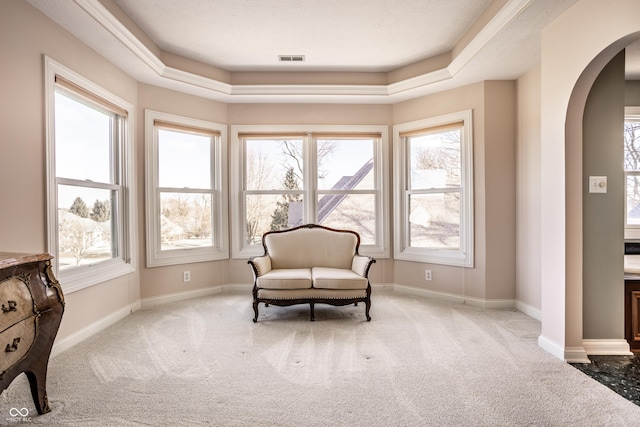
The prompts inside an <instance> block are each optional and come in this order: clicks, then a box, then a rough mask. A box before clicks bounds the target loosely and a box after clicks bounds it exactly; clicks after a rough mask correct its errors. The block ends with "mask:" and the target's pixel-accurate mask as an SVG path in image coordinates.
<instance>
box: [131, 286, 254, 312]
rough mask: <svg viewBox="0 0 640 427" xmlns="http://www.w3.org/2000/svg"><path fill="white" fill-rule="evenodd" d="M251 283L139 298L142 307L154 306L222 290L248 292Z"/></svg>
mask: <svg viewBox="0 0 640 427" xmlns="http://www.w3.org/2000/svg"><path fill="white" fill-rule="evenodd" d="M252 288H253V285H247V284H227V285H220V286H211V287H208V288H201V289H196V290H193V291H185V292H176V293H173V294H168V295H161V296H159V297H150V298H143V299H142V300H141V305H142V308H149V307H155V306H158V305H163V304H169V303H172V302H178V301H184V300H188V299H192V298H198V297H204V296H208V295H215V294H219V293H220V292H223V291H232V290H233V291H246V292H248V293H249V295H250V292H251V289H252Z"/></svg>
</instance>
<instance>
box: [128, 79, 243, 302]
mask: <svg viewBox="0 0 640 427" xmlns="http://www.w3.org/2000/svg"><path fill="white" fill-rule="evenodd" d="M145 110H154V111H160V112H163V113H170V114H176V115H180V116H185V117H189V118H194V119H199V120H207V121H211V122H215V123H222V124H225V123H226V122H227V106H226V105H225V104H223V103H220V102H217V101H212V100H209V99H204V98H199V97H196V96H192V95H187V94H184V93H180V92H176V91H173V90H169V89H164V88H159V87H156V86H151V85H147V84H143V83H140V84H139V85H138V111H137V113H138V117H139V120H138V126H137V128H136V148H137V149H136V155H137V162H136V165H137V179H138V194H139V197H138V212H139V218H138V222H137V224H138V241H139V242H140V245H139V246H140V248H139V251H138V259H139V260H140V297H141V298H142V299H145V298H153V297H159V296H165V295H169V294H177V293H181V292H189V291H194V290H196V289H202V288H208V287H211V286H220V285H222V284H224V283H225V274H224V271H225V263H226V261H210V262H201V263H195V264H189V265H172V266H166V267H153V268H147V267H146V255H145V254H146V252H145V251H146V241H145V227H146V223H145V220H144V218H145V211H144V194H145V188H144V185H145V164H144V159H145V155H144V150H145V135H144V127H145V126H144V120H145V119H144V112H145ZM247 267H248V266H247ZM185 270H189V271H190V272H191V281H190V282H187V283H183V281H182V272H183V271H185Z"/></svg>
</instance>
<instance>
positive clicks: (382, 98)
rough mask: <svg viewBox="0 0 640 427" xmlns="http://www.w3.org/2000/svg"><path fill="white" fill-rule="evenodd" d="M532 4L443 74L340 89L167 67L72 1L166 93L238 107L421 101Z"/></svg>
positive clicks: (509, 8) (507, 10) (105, 16)
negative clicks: (186, 90) (184, 88)
mask: <svg viewBox="0 0 640 427" xmlns="http://www.w3.org/2000/svg"><path fill="white" fill-rule="evenodd" d="M532 1H533V0H508V1H507V2H506V4H505V5H504V6H503V7H502V8H501V9H500V10H499V11H498V12H497V13H496V14H495V15H494V16H493V17H492V19H491V20H490V21H489V22H488V23H487V25H485V26H484V27H483V28H482V29H481V30H480V31H479V32H478V33H477V34H476V35H475V36H474V37H473V38H472V39H471V41H470V42H469V43H468V44H467V45H466V46H464V48H463V49H462V50H461V51H460V53H459V54H458V55H456V56H455V57H454V58H452V60H451V62H450V63H449V64H448V65H447V66H446V67H444V68H441V69H438V70H435V71H430V72H427V73H424V74H421V75H418V76H415V77H410V78H407V79H404V80H401V81H398V82H394V83H389V84H386V85H384V84H383V85H353V84H350V85H342V84H329V85H327V84H306V85H285V84H255V85H248V84H240V85H237V84H236V85H232V84H229V83H226V82H223V81H220V80H216V79H213V78H210V77H205V76H202V75H199V74H195V73H192V72H189V71H187V70H181V69H177V68H174V67H169V66H167V65H166V64H165V63H164V62H163V61H162V60H161V59H160V58H159V57H158V56H157V55H156V54H155V53H154V52H153V51H152V50H151V49H149V48H148V47H147V46H146V45H145V44H144V43H143V42H142V41H141V40H139V39H138V38H137V37H136V36H135V35H134V34H133V33H132V32H131V31H130V30H129V29H128V28H127V27H126V26H125V25H124V24H123V23H122V22H120V21H119V20H118V19H117V18H116V17H115V16H114V15H113V14H112V13H111V12H110V11H109V10H108V9H107V8H106V7H105V6H104V5H103V4H102V3H101V2H100V1H99V0H75V3H76V4H77V5H78V6H80V7H81V8H82V9H83V10H84V11H85V12H86V13H87V14H89V15H90V16H91V17H92V18H93V19H94V20H95V21H96V22H98V23H99V24H100V25H102V26H103V27H104V28H105V29H106V30H107V31H108V32H109V33H110V34H111V35H112V36H113V37H115V38H116V39H117V40H118V41H119V42H120V43H122V45H123V46H124V47H125V48H126V49H128V50H129V51H130V52H131V53H133V54H134V55H135V56H136V57H138V58H139V59H140V60H141V61H142V62H143V63H144V64H145V65H146V66H147V67H148V68H149V70H150V71H152V72H153V74H154V75H155V76H156V77H157V78H159V79H160V82H162V81H163V80H164V81H165V83H166V84H167V87H175V83H176V82H177V83H179V84H184V85H188V86H189V87H190V89H192V92H196V93H197V94H198V95H200V96H203V97H206V98H210V99H214V100H217V101H222V102H227V103H236V102H302V101H304V102H351V103H356V102H368V103H394V102H398V101H401V100H406V99H411V98H415V97H418V96H421V95H422V94H424V93H425V91H428V89H429V88H430V87H431V86H432V85H434V84H435V83H440V82H445V81H448V80H451V79H453V78H454V77H455V76H456V75H457V74H458V73H460V72H461V71H462V70H463V69H464V67H465V66H466V65H467V64H468V63H469V61H470V60H471V59H472V58H473V57H474V56H475V55H476V54H477V53H478V52H480V51H481V50H482V49H483V48H484V47H485V46H486V45H487V44H488V43H489V42H490V41H491V39H492V38H493V37H494V36H495V35H496V34H498V33H499V32H500V31H501V30H502V29H504V28H505V27H506V26H507V25H508V24H509V23H510V22H511V21H512V20H513V19H514V18H515V17H516V16H518V15H519V14H520V13H521V12H522V11H523V10H524V9H526V8H527V7H528V6H529V4H530V3H531V2H532Z"/></svg>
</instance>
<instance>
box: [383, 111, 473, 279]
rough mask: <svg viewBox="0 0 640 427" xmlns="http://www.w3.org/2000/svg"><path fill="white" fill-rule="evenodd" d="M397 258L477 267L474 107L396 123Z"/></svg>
mask: <svg viewBox="0 0 640 427" xmlns="http://www.w3.org/2000/svg"><path fill="white" fill-rule="evenodd" d="M394 137H395V144H394V145H395V152H394V157H395V170H396V175H395V182H396V194H395V197H396V198H395V217H396V225H397V229H396V232H395V239H396V240H395V257H396V259H404V260H409V261H421V262H428V263H434V264H446V265H456V266H463V267H473V184H472V182H473V181H472V180H473V170H472V167H473V166H472V165H473V160H472V142H471V111H464V112H461V113H454V114H449V115H445V116H440V117H435V118H432V119H426V120H420V121H416V122H411V123H405V124H401V125H397V126H394Z"/></svg>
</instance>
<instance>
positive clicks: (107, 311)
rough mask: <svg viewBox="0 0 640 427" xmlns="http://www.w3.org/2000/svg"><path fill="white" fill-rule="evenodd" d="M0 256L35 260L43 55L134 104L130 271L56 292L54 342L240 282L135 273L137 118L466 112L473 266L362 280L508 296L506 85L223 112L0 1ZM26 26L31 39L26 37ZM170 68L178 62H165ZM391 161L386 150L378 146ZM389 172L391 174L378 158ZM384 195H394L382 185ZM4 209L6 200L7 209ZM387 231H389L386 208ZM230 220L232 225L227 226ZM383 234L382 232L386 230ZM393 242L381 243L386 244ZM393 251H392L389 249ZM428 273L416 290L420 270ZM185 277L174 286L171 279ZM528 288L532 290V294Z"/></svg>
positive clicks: (244, 276)
mask: <svg viewBox="0 0 640 427" xmlns="http://www.w3.org/2000/svg"><path fill="white" fill-rule="evenodd" d="M0 9H1V10H0V52H2V55H3V58H4V59H5V60H3V62H2V66H1V70H2V76H3V79H0V82H1V83H0V84H1V85H2V86H1V89H2V93H3V97H2V99H3V100H2V101H1V102H0V108H1V110H0V120H1V122H0V124H1V126H0V129H1V130H2V135H3V137H2V156H1V157H0V162H2V163H1V166H2V167H0V180H1V181H0V182H2V184H1V185H0V192H1V196H2V200H3V201H5V204H4V205H3V208H2V209H1V210H0V215H1V220H0V236H2V240H1V241H0V251H23V252H43V251H46V250H47V246H46V212H45V201H46V194H45V175H44V174H45V167H44V160H45V141H44V135H45V124H44V113H43V110H44V86H43V62H42V55H43V54H46V55H49V56H51V57H52V58H53V59H54V60H56V61H58V62H60V63H62V64H63V65H65V66H67V67H69V68H71V69H72V70H74V71H76V72H78V73H79V74H81V75H83V76H84V77H86V78H88V79H90V80H92V81H94V82H95V83H96V84H98V85H100V86H103V87H104V88H105V89H107V90H109V91H111V92H113V93H115V94H116V95H118V96H120V97H121V98H123V99H126V100H127V101H129V102H130V103H131V104H133V105H134V106H135V114H134V117H133V119H134V122H135V141H134V144H135V155H136V158H135V165H136V168H137V169H136V179H137V182H136V186H135V190H136V192H137V200H138V203H137V206H136V207H137V211H138V212H137V217H136V218H135V224H136V225H137V230H138V232H137V235H136V237H137V241H138V248H137V251H136V253H137V271H136V273H134V274H131V275H129V276H125V277H122V278H119V279H116V280H112V281H109V282H106V283H103V284H100V285H97V286H93V287H90V288H87V289H84V290H81V291H78V292H74V293H71V294H69V295H67V296H66V297H67V298H66V300H67V308H66V312H65V316H64V319H63V323H62V327H61V330H60V333H59V335H58V339H59V340H60V339H64V338H68V337H70V336H72V335H74V334H77V333H80V332H82V331H83V330H85V328H87V327H90V326H91V325H92V324H95V323H97V322H100V321H103V320H104V319H106V318H109V316H113V314H114V313H123V312H127V310H129V309H130V308H133V307H134V306H135V304H137V303H139V301H140V299H152V298H155V297H163V296H168V295H172V294H179V293H182V292H188V291H197V290H201V289H207V288H210V287H214V286H219V285H227V284H231V285H233V284H245V285H248V284H250V283H251V280H252V277H251V271H250V269H249V267H248V266H247V264H246V261H245V260H233V259H232V260H228V261H216V262H203V263H195V264H188V265H181V266H170V267H154V268H147V267H146V259H145V220H144V207H145V206H144V178H145V176H144V173H145V167H144V110H145V109H152V110H156V111H162V112H167V113H172V114H178V115H184V116H188V117H194V118H198V119H203V120H209V121H213V122H218V123H225V124H227V125H236V124H294V125H295V124H337V125H340V124H386V125H389V136H390V145H391V140H392V133H391V130H392V128H391V126H392V125H393V124H397V123H403V122H408V121H413V120H418V119H423V118H428V117H433V116H437V115H441V114H445V113H451V112H456V111H461V110H465V109H473V111H474V116H473V120H474V164H475V174H474V179H475V189H476V191H475V195H474V197H475V208H474V209H475V221H476V225H475V231H476V237H475V265H476V267H475V268H473V269H466V268H457V267H446V266H439V265H428V264H421V263H412V262H400V261H397V262H394V260H392V259H380V260H378V263H376V264H375V265H374V266H373V268H372V270H371V275H370V277H371V281H372V282H373V283H378V284H390V283H398V284H401V285H404V286H409V287H414V288H416V289H426V290H431V291H434V292H442V293H446V294H452V295H460V296H464V297H466V298H469V299H477V300H480V301H485V300H489V299H490V300H508V301H513V299H514V298H515V296H516V294H515V258H514V256H515V255H514V254H515V225H514V223H515V184H514V182H515V138H516V134H515V125H516V117H515V102H516V85H515V83H514V82H483V83H477V84H473V85H470V86H466V87H463V88H459V89H455V90H450V91H447V92H444V93H440V94H435V95H429V96H425V97H422V98H419V99H415V100H412V101H406V102H402V103H400V104H397V105H342V104H341V105H332V104H229V105H226V104H222V103H220V102H217V101H212V100H208V99H203V98H198V97H195V96H192V95H187V94H183V93H179V92H175V91H171V90H168V89H163V88H159V87H155V86H151V85H148V84H144V83H138V82H136V81H135V80H133V79H132V78H130V77H129V76H127V75H125V74H124V73H123V72H122V71H121V70H119V69H117V68H116V67H114V66H113V65H112V64H110V63H109V62H107V61H106V60H105V59H104V58H102V57H100V56H99V55H97V54H96V53H95V52H94V51H93V50H91V49H89V48H87V47H86V46H85V45H83V44H82V43H81V42H80V41H78V40H77V39H75V38H73V37H72V36H71V35H69V34H68V33H67V32H66V31H65V30H63V29H61V28H60V27H59V26H57V25H56V24H54V23H53V22H52V21H50V20H49V19H48V18H46V17H45V16H44V15H42V14H41V13H40V12H39V11H37V10H36V9H34V8H33V7H31V6H30V5H29V4H28V3H27V2H24V1H14V0H9V1H2V2H0ZM34 28H37V29H38V31H33V29H34ZM174 59H175V60H176V61H178V60H180V61H182V59H180V58H174ZM389 151H390V153H391V152H392V147H391V146H390V147H389ZM387 161H388V162H389V164H388V167H389V170H392V163H391V162H392V160H391V156H389V158H388V160H387ZM389 188H393V185H392V183H389ZM6 201H10V203H7V202H6ZM388 215H389V217H388V218H389V224H390V225H392V224H393V220H394V219H393V217H392V215H393V209H392V208H391V206H390V209H389V212H388ZM231 220H233V218H231ZM392 232H393V230H392ZM392 241H393V234H391V235H390V242H389V246H392V243H391V242H392ZM391 251H392V252H393V248H391ZM425 268H429V269H431V270H432V271H433V275H434V280H433V281H432V282H430V283H429V287H427V286H426V283H425V281H424V269H425ZM187 269H188V270H190V271H191V277H192V280H191V282H189V283H186V284H185V283H182V280H181V278H182V271H184V270H187ZM534 292H535V291H534Z"/></svg>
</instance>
